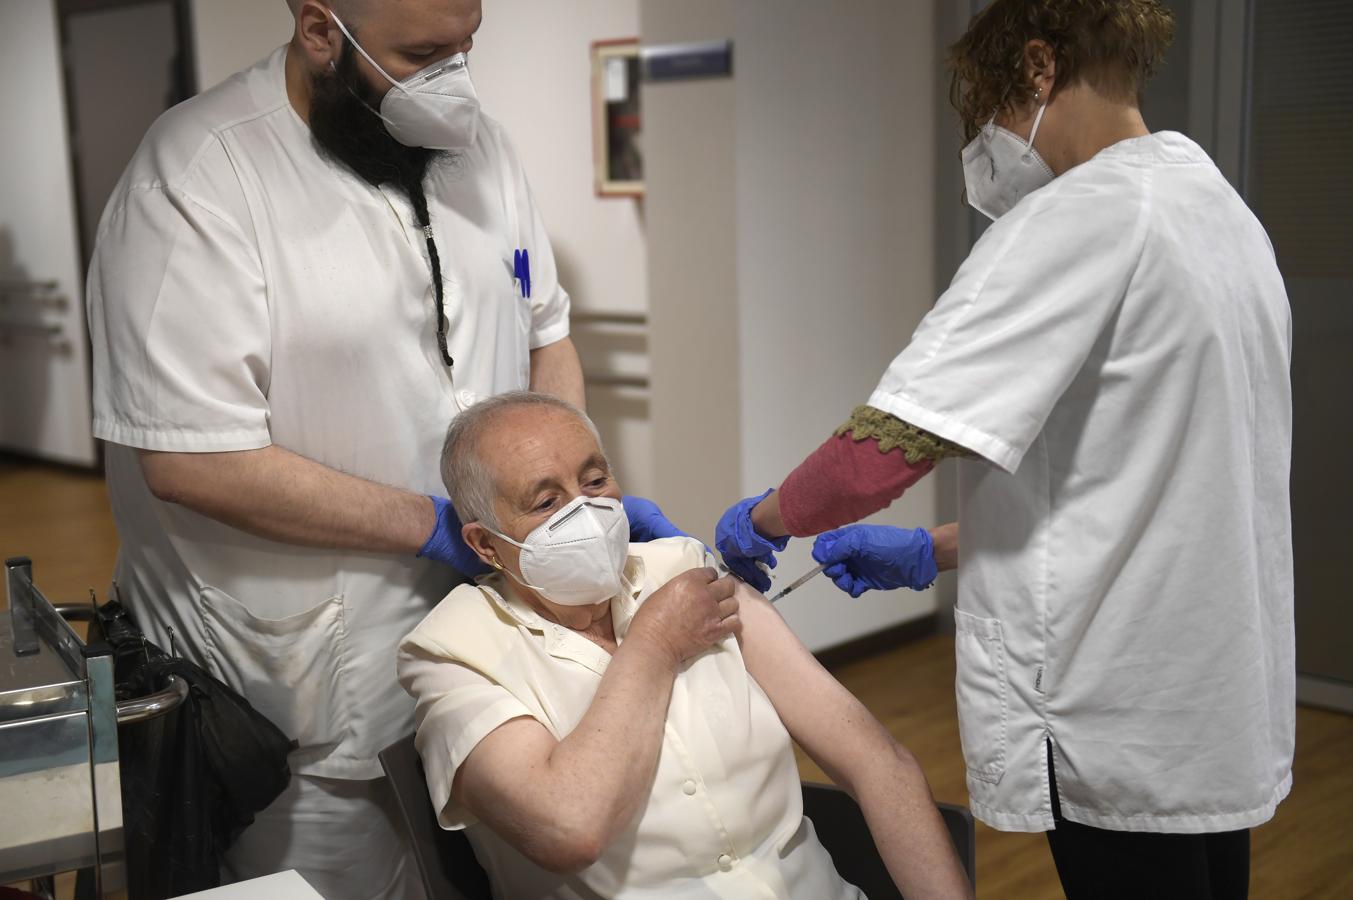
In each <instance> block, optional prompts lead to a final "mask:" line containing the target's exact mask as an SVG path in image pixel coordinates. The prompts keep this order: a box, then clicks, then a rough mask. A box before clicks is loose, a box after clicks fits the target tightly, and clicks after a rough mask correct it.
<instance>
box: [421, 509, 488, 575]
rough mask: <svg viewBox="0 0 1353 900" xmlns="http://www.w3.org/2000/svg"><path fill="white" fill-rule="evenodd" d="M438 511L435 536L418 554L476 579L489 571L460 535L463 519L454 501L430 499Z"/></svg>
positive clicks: (434, 527) (433, 528)
mask: <svg viewBox="0 0 1353 900" xmlns="http://www.w3.org/2000/svg"><path fill="white" fill-rule="evenodd" d="M429 499H431V500H432V505H433V506H434V507H435V508H436V510H437V524H436V525H434V526H432V534H430V535H428V539H427V542H426V543H425V544H423V549H422V550H419V551H418V555H419V556H421V557H424V558H426V559H435V560H437V562H439V563H445V564H446V565H448V566H450V567H451V568H453V569H455V570H456V571H457V572H460V573H461V574H462V575H468V576H470V577H471V578H473V577H474V576H476V575H483V574H484V573H485V572H487V571H488V570H489V567H488V566H486V565H484V561H483V560H482V559H480V558H479V555H478V554H476V553H475V552H474V551H473V550H471V549H470V547H469V545H468V544H466V543H465V539H464V538H462V537H461V536H460V517H459V516H457V515H456V511H455V509H453V508H452V506H451V501H450V500H447V499H446V498H445V497H429Z"/></svg>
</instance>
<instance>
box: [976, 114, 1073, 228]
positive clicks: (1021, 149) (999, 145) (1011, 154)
mask: <svg viewBox="0 0 1353 900" xmlns="http://www.w3.org/2000/svg"><path fill="white" fill-rule="evenodd" d="M1047 108H1048V105H1047V104H1046V103H1044V104H1043V105H1042V106H1040V107H1039V108H1038V115H1037V116H1035V117H1034V127H1033V129H1032V130H1031V131H1030V132H1029V140H1028V141H1027V142H1026V141H1024V140H1023V139H1021V138H1020V136H1019V135H1017V134H1015V133H1014V132H1013V131H1009V130H1008V129H1005V128H1002V127H1001V126H999V125H997V124H996V122H995V120H994V119H993V120H992V121H990V122H988V123H987V124H985V125H983V126H982V130H981V131H979V132H978V133H977V137H975V138H973V139H972V140H971V141H970V142H969V143H968V146H966V147H964V148H963V183H964V186H965V188H966V192H967V197H968V203H969V205H971V206H972V208H973V209H975V210H977V211H978V212H980V213H981V214H982V215H984V216H986V217H987V218H988V219H991V220H992V221H995V220H996V219H999V218H1000V217H1001V216H1003V215H1005V214H1006V213H1008V212H1009V211H1010V210H1011V208H1012V207H1013V206H1014V205H1015V204H1016V203H1018V202H1019V201H1020V200H1021V199H1023V198H1024V197H1026V196H1027V195H1029V194H1032V193H1033V192H1034V191H1036V190H1038V189H1039V188H1041V187H1043V186H1044V185H1046V184H1047V183H1048V182H1050V181H1052V179H1053V177H1054V176H1053V174H1052V169H1050V168H1048V164H1047V163H1045V162H1044V161H1043V157H1041V156H1039V155H1038V151H1036V150H1034V136H1035V135H1036V134H1038V125H1039V123H1040V122H1042V121H1043V111H1044V110H1045V109H1047Z"/></svg>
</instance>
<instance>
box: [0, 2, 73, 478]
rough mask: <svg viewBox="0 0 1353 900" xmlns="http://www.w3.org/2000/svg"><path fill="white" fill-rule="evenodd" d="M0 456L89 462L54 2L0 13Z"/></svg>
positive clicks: (7, 7)
mask: <svg viewBox="0 0 1353 900" xmlns="http://www.w3.org/2000/svg"><path fill="white" fill-rule="evenodd" d="M0 122H2V123H4V124H3V126H0V449H4V450H13V451H17V452H20V453H27V454H33V455H35V456H41V457H44V458H47V459H51V460H56V461H59V462H65V463H74V464H78V465H93V464H94V463H95V461H96V456H95V452H94V439H93V437H92V436H91V433H90V408H89V403H90V400H89V396H90V395H89V359H88V356H89V351H88V343H87V340H86V337H85V322H84V285H83V283H82V276H81V266H80V253H79V244H78V238H77V230H76V215H75V192H74V187H73V178H72V167H71V155H70V142H69V137H68V134H67V119H66V92H65V86H64V83H63V78H62V68H61V45H60V38H59V35H58V29H57V18H56V3H55V0H22V2H13V0H5V2H2V3H0Z"/></svg>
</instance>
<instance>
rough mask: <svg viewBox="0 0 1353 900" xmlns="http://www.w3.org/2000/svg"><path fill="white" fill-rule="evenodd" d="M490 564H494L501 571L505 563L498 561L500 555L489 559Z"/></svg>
mask: <svg viewBox="0 0 1353 900" xmlns="http://www.w3.org/2000/svg"><path fill="white" fill-rule="evenodd" d="M489 565H491V566H493V567H494V568H495V569H497V570H498V571H499V572H501V571H503V564H502V563H500V562H498V557H496V556H495V557H494V558H493V559H491V560H489Z"/></svg>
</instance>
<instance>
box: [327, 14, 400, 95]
mask: <svg viewBox="0 0 1353 900" xmlns="http://www.w3.org/2000/svg"><path fill="white" fill-rule="evenodd" d="M328 12H329V17H330V18H331V19H333V20H334V24H335V25H337V26H338V30H339V31H341V32H343V37H345V38H347V39H348V43H350V44H352V46H354V47H356V48H357V52H358V53H360V54H362V58H363V59H365V60H366V61H367V62H369V63H371V68H373V69H375V70H376V71H377V72H380V73H381V77H382V78H384V79H385V80H386V81H388V82H390V84H391V86H393V87H397V88H399V89H400V90H401V91H405V93H408V91H406V90H405V88H404V85H402V84H400V83H399V82H398V81H395V80H394V79H393V78H391V77H390V73H389V72H386V71H385V70H384V69H382V68H381V66H380V63H378V62H376V61H375V60H374V59H372V58H371V54H369V53H367V52H366V51H365V50H363V49H362V45H361V44H359V43H357V39H356V38H355V37H353V36H352V34H351V32H349V31H348V28H347V26H346V25H344V24H343V20H342V19H340V18H338V13H336V12H334V11H333V10H332V9H331V10H329V11H328ZM329 65H331V66H332V65H333V62H332V61H331V62H330V63H329Z"/></svg>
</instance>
